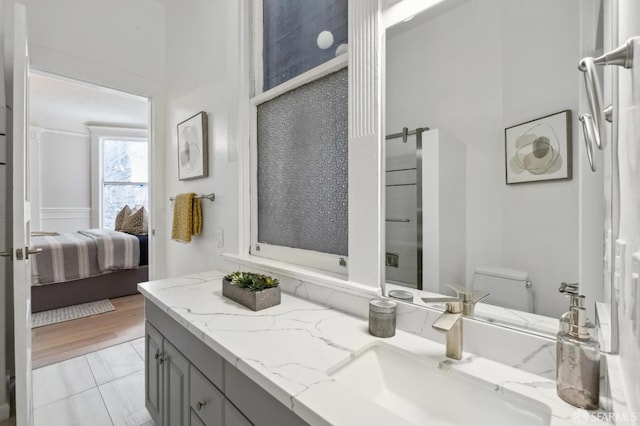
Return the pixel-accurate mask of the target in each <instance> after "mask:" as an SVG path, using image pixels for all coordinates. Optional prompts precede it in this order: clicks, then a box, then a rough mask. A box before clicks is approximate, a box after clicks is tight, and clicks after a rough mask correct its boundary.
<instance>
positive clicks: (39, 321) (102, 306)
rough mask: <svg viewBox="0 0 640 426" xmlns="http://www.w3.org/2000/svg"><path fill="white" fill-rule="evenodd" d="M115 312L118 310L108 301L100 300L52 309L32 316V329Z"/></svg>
mask: <svg viewBox="0 0 640 426" xmlns="http://www.w3.org/2000/svg"><path fill="white" fill-rule="evenodd" d="M115 310H116V308H114V307H113V305H112V304H111V302H110V301H109V300H108V299H105V300H98V301H97V302H89V303H82V304H80V305H73V306H66V307H64V308H58V309H51V310H50V311H42V312H37V313H35V314H32V315H31V327H32V328H37V327H43V326H45V325H51V324H56V323H59V322H64V321H71V320H74V319H78V318H84V317H90V316H91V315H97V314H102V313H105V312H109V311H115Z"/></svg>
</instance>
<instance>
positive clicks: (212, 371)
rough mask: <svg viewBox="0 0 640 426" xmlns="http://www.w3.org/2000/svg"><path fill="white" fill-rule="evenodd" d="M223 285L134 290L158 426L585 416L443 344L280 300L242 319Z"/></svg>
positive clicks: (242, 311)
mask: <svg viewBox="0 0 640 426" xmlns="http://www.w3.org/2000/svg"><path fill="white" fill-rule="evenodd" d="M223 276H224V273H222V272H217V271H212V272H209V273H204V274H195V275H189V276H184V277H179V278H171V279H164V280H158V281H151V282H148V283H143V284H140V285H139V290H140V291H141V292H142V293H143V295H144V296H145V298H146V301H145V316H146V320H147V323H146V372H145V373H146V374H145V381H146V395H145V397H146V404H147V408H148V409H149V411H150V412H151V414H152V416H153V418H154V420H155V421H156V423H157V424H158V425H161V424H171V425H180V424H182V425H188V424H191V425H202V424H205V425H250V424H255V425H276V424H277V425H280V424H287V425H303V424H312V425H323V424H335V425H354V424H367V425H389V424H393V425H409V424H429V423H433V422H438V421H443V420H445V419H446V420H447V421H448V422H449V423H451V424H468V421H469V420H470V418H469V417H468V416H470V415H472V416H473V423H474V424H478V425H483V424H486V425H493V424H496V422H499V423H501V424H504V422H505V421H506V422H507V423H509V424H519V425H526V424H532V425H534V424H536V425H549V424H551V425H564V424H576V423H579V422H580V421H581V419H582V421H583V420H584V417H580V416H584V415H585V414H586V412H583V411H580V410H577V409H575V408H574V407H572V406H570V405H568V404H566V403H565V402H563V401H562V400H560V398H558V397H557V395H556V390H555V382H554V381H553V380H548V379H545V378H543V377H540V376H537V375H534V374H531V373H527V372H525V371H522V370H518V369H514V368H512V367H508V366H505V365H503V364H499V363H496V362H493V361H490V360H487V359H484V358H480V357H476V356H474V355H472V354H469V353H465V354H464V356H463V359H462V360H461V361H458V362H456V361H452V360H448V359H447V358H446V357H445V356H444V345H442V344H439V343H436V342H433V341H431V340H427V339H424V338H421V337H418V336H415V335H412V334H409V333H406V332H403V331H401V330H398V332H397V334H396V336H394V337H392V338H389V339H380V338H376V337H373V336H371V335H369V333H368V332H367V322H366V320H363V319H360V318H356V317H353V316H350V315H347V314H344V313H341V312H339V311H336V310H334V309H332V308H329V307H326V306H322V305H318V304H315V303H312V302H310V301H307V300H303V299H300V298H297V297H294V296H291V295H289V294H287V293H283V295H282V304H281V305H278V306H275V307H273V308H269V309H265V310H263V311H259V312H254V311H250V310H248V309H247V308H245V307H243V306H241V305H239V304H236V303H235V302H233V301H231V300H229V299H226V298H224V297H223V296H222V289H221V287H222V284H221V281H222V277H223ZM461 405H464V406H465V407H467V408H468V409H465V410H460V409H459V407H460V406H461ZM470 413H473V414H470ZM497 413H499V414H497ZM587 415H588V414H587ZM590 421H595V419H593V418H592V419H590Z"/></svg>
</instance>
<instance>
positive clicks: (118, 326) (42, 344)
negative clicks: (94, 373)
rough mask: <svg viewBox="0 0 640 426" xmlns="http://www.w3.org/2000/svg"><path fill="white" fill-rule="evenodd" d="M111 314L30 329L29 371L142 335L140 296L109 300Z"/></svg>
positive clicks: (141, 302)
mask: <svg viewBox="0 0 640 426" xmlns="http://www.w3.org/2000/svg"><path fill="white" fill-rule="evenodd" d="M111 303H113V306H114V307H115V308H116V310H115V311H111V312H106V313H104V314H99V315H94V316H91V317H86V318H80V319H77V320H73V321H66V322H61V323H58V324H52V325H47V326H44V327H38V328H34V329H33V330H32V331H31V336H32V364H33V368H34V369H35V368H40V367H44V366H45V365H49V364H54V363H56V362H60V361H64V360H67V359H70V358H75V357H77V356H81V355H85V354H87V353H89V352H94V351H97V350H100V349H104V348H107V347H109V346H113V345H117V344H119V343H123V342H128V341H130V340H133V339H137V338H139V337H142V336H144V296H142V295H141V294H136V295H133V296H126V297H119V298H117V299H111Z"/></svg>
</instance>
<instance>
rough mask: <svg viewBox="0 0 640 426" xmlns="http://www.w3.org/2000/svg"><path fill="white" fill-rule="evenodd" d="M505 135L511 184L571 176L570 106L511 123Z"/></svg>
mask: <svg viewBox="0 0 640 426" xmlns="http://www.w3.org/2000/svg"><path fill="white" fill-rule="evenodd" d="M504 139H505V163H506V164H505V168H506V179H507V184H508V185H510V184H515V183H526V182H541V181H552V180H568V179H571V177H572V176H571V174H572V164H571V163H572V158H571V152H572V147H571V111H570V110H566V111H562V112H559V113H556V114H551V115H547V116H545V117H541V118H537V119H535V120H531V121H528V122H526V123H522V124H518V125H516V126H513V127H509V128H507V129H505V131H504Z"/></svg>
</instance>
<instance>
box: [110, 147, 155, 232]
mask: <svg viewBox="0 0 640 426" xmlns="http://www.w3.org/2000/svg"><path fill="white" fill-rule="evenodd" d="M148 150H149V148H148V144H147V141H146V140H136V139H109V138H104V139H103V141H102V160H103V163H102V170H103V180H102V227H103V228H108V229H114V226H115V219H116V216H117V215H118V212H119V211H120V210H121V209H122V208H123V207H124V206H125V205H129V206H130V207H131V208H133V206H144V207H145V208H146V209H147V210H148V209H149V207H148V206H149V191H148V182H147V181H148V170H149V156H148Z"/></svg>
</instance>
